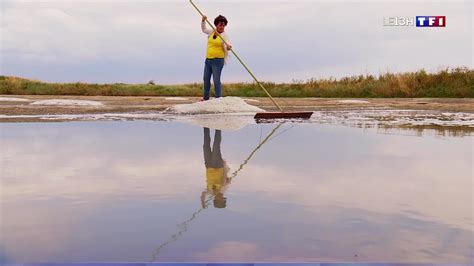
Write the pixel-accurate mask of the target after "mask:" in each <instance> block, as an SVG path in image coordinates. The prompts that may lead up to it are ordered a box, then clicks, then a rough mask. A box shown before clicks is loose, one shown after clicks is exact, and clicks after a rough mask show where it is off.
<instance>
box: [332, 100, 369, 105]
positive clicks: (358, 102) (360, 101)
mask: <svg viewBox="0 0 474 266" xmlns="http://www.w3.org/2000/svg"><path fill="white" fill-rule="evenodd" d="M336 102H337V103H354V104H363V103H370V102H369V101H363V100H338V101H336Z"/></svg>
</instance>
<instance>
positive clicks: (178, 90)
mask: <svg viewBox="0 0 474 266" xmlns="http://www.w3.org/2000/svg"><path fill="white" fill-rule="evenodd" d="M262 84H263V85H264V86H265V88H266V89H267V90H268V91H269V92H270V94H271V95H272V96H275V97H339V98H344V97H351V98H375V97H380V98H391V97H397V98H411V97H431V98H437V97H440V98H467V97H469V98H472V97H474V70H471V69H468V68H466V67H464V68H455V69H445V70H442V71H439V72H437V73H427V72H426V71H424V70H419V71H417V72H407V73H398V74H392V73H385V74H380V75H379V76H372V75H365V76H364V75H360V76H352V77H345V78H341V79H334V78H330V79H318V80H317V79H310V80H307V81H306V82H293V83H281V84H277V83H273V82H262ZM0 94H16V95H28V94H32V95H90V96H92V95H104V96H201V95H202V84H199V83H193V84H183V85H155V84H154V83H153V82H149V83H148V84H123V83H114V84H87V83H80V82H79V83H45V82H41V81H35V80H28V79H22V78H17V77H7V76H0ZM223 94H224V96H240V97H265V96H266V95H265V93H264V92H263V90H262V89H261V88H259V87H258V85H257V84H256V83H230V84H223Z"/></svg>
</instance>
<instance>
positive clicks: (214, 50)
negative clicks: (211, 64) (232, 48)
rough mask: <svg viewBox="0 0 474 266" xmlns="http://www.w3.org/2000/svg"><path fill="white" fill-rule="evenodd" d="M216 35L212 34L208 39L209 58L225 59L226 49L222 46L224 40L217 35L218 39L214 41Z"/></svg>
mask: <svg viewBox="0 0 474 266" xmlns="http://www.w3.org/2000/svg"><path fill="white" fill-rule="evenodd" d="M214 34H215V33H211V34H210V35H209V38H208V39H207V58H209V59H213V58H224V57H225V52H224V47H223V46H222V40H221V38H219V36H217V34H216V37H217V38H215V39H214V38H213V36H214Z"/></svg>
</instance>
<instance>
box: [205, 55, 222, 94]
mask: <svg viewBox="0 0 474 266" xmlns="http://www.w3.org/2000/svg"><path fill="white" fill-rule="evenodd" d="M222 68H224V58H213V59H207V58H206V62H205V64H204V100H209V92H210V90H211V75H212V78H213V80H214V89H215V90H216V98H219V97H221V88H222V87H221V73H222Z"/></svg>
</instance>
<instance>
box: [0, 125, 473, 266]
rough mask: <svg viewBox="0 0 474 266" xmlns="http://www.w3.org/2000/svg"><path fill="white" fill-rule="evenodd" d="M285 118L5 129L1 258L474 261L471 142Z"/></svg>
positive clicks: (2, 130) (0, 129) (2, 131)
mask: <svg viewBox="0 0 474 266" xmlns="http://www.w3.org/2000/svg"><path fill="white" fill-rule="evenodd" d="M278 126H279V125H273V124H269V125H263V126H260V125H252V126H248V127H245V128H244V129H242V130H240V131H232V132H226V131H221V132H220V134H219V132H218V131H216V130H213V129H210V130H209V131H208V132H209V134H208V136H209V141H207V140H206V139H208V138H207V134H206V130H205V129H203V128H202V127H196V126H189V125H185V124H180V123H171V122H170V123H163V122H137V121H136V122H95V123H92V122H81V123H77V122H76V123H53V124H47V123H38V124H3V125H0V134H1V144H2V150H1V151H0V156H1V160H2V167H1V169H0V171H1V176H2V178H1V182H2V186H1V189H2V198H1V202H0V204H1V207H2V211H3V213H2V217H1V222H2V224H1V225H0V226H1V232H2V235H1V236H0V237H1V243H0V254H3V255H0V259H1V260H2V261H1V262H5V261H10V262H19V263H20V262H38V261H50V262H80V261H102V262H110V261H141V262H143V261H149V260H153V261H160V262H166V261H181V262H184V261H220V262H224V261H301V262H314V261H364V262H380V261H386V262H425V263H428V262H440V261H449V262H458V263H463V262H468V261H470V260H472V255H470V254H472V250H473V244H472V237H473V231H472V221H473V220H472V218H473V216H472V215H473V214H472V140H471V139H469V138H438V137H436V136H430V135H423V136H422V137H418V136H416V137H411V136H405V135H403V136H400V135H399V134H388V135H387V134H379V133H380V132H379V131H378V130H376V129H370V128H369V129H364V130H361V129H359V128H353V127H346V126H334V125H319V124H318V125H315V124H285V125H281V126H280V127H279V128H278ZM274 127H275V128H274ZM290 129H291V130H290ZM283 133H284V134H283ZM267 134H268V135H267ZM260 135H261V137H260V138H259V136H260ZM265 135H267V136H265ZM138 136H139V137H138ZM272 140H275V141H272ZM219 143H220V145H218V144H219ZM206 144H209V145H206ZM203 146H208V147H207V148H203ZM262 147H264V148H263V149H262ZM208 148H209V149H208ZM204 150H208V151H209V150H210V152H211V158H212V153H213V152H215V154H218V153H217V151H219V150H220V156H215V157H221V158H222V161H224V160H225V161H226V163H225V164H227V166H228V167H229V170H228V171H227V173H226V175H224V178H228V179H229V180H225V179H224V180H222V179H221V181H219V182H220V183H219V182H217V183H219V184H218V185H216V186H210V188H214V187H218V186H219V185H220V186H221V187H222V185H224V183H225V182H230V186H229V185H228V186H227V190H226V191H225V193H223V197H224V198H227V200H226V207H225V208H215V207H214V204H213V200H214V194H212V189H211V192H210V193H208V181H207V176H206V159H205V156H204V154H205V152H204ZM217 161H220V160H217ZM225 164H224V163H223V164H222V166H223V165H225ZM220 167H221V165H217V167H215V168H217V169H218V168H220ZM197 173H198V174H197ZM210 183H212V182H210ZM203 191H205V194H206V197H205V203H206V201H207V200H209V201H207V204H205V205H207V206H208V207H207V208H203V207H202V202H201V200H200V196H201V194H202V192H203ZM356 255H357V256H356Z"/></svg>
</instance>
